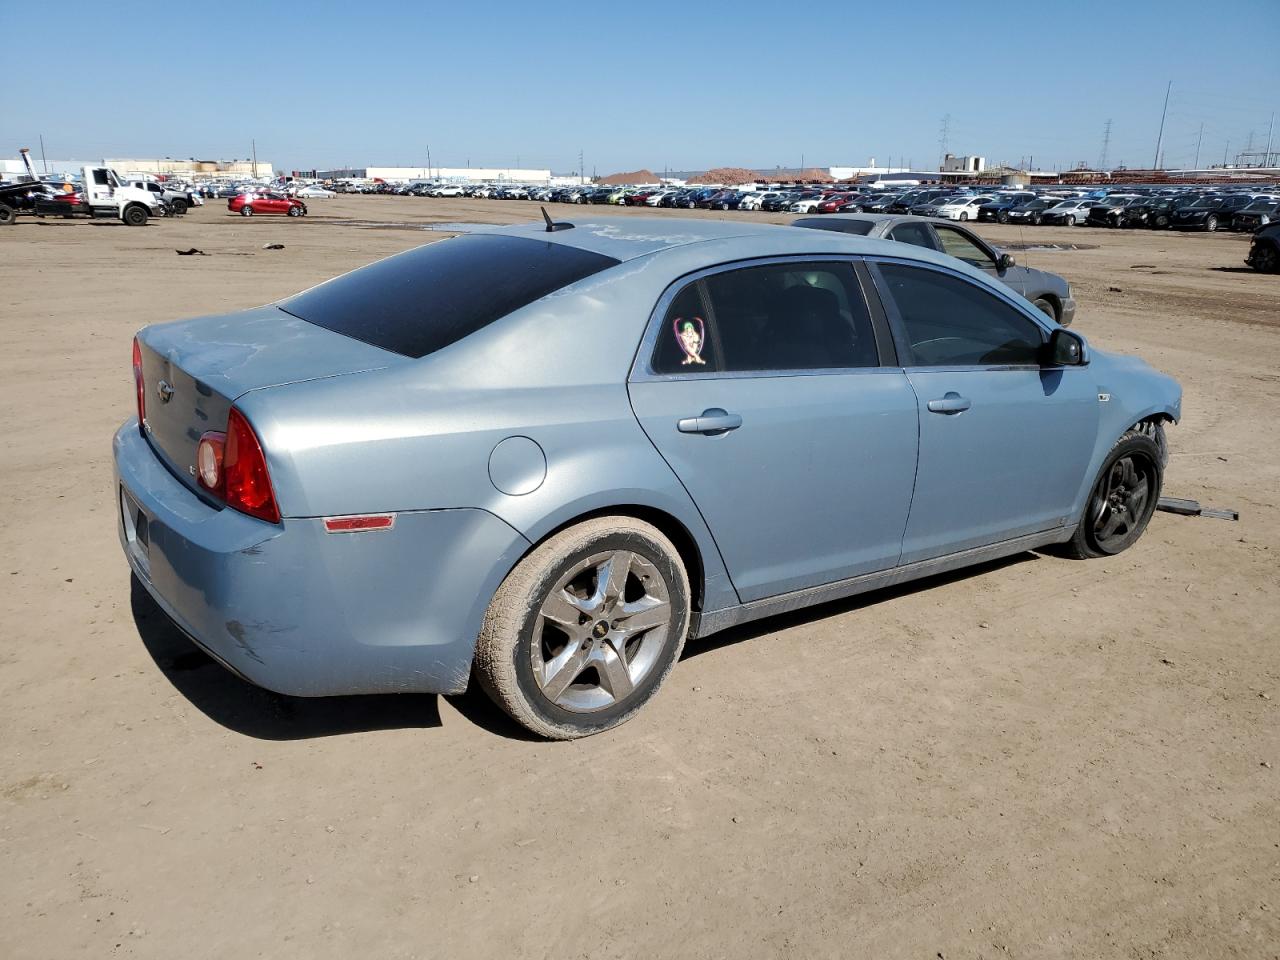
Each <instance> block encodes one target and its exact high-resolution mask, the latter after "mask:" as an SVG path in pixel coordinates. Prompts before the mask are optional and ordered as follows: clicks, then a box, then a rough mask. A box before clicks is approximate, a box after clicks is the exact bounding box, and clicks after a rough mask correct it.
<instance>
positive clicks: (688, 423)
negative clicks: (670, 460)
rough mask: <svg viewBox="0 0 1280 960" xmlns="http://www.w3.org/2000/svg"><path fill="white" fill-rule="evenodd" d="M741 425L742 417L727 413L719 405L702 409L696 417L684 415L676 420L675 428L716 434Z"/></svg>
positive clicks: (690, 431)
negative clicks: (681, 418)
mask: <svg viewBox="0 0 1280 960" xmlns="http://www.w3.org/2000/svg"><path fill="white" fill-rule="evenodd" d="M740 426H742V417H741V416H740V415H739V414H736V413H728V412H727V411H725V410H721V409H720V408H719V407H711V408H710V409H709V410H703V411H702V414H701V415H700V416H697V417H685V418H684V419H683V420H677V421H676V429H677V430H679V431H680V432H681V433H705V434H710V435H716V434H721V433H728V432H729V431H730V430H737V429H738V428H739V427H740Z"/></svg>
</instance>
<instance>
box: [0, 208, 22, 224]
mask: <svg viewBox="0 0 1280 960" xmlns="http://www.w3.org/2000/svg"><path fill="white" fill-rule="evenodd" d="M17 219H18V211H17V210H15V209H13V207H11V206H9V205H8V204H7V203H0V227H7V226H9V225H10V224H11V223H14V222H15V221H16V220H17Z"/></svg>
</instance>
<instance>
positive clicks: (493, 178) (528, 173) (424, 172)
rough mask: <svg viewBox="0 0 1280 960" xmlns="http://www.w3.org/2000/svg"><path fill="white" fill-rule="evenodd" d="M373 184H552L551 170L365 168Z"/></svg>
mask: <svg viewBox="0 0 1280 960" xmlns="http://www.w3.org/2000/svg"><path fill="white" fill-rule="evenodd" d="M364 176H365V178H366V179H369V180H397V181H399V180H445V181H451V182H455V183H503V182H507V183H549V182H550V181H551V171H550V170H528V169H521V168H518V167H365V169H364Z"/></svg>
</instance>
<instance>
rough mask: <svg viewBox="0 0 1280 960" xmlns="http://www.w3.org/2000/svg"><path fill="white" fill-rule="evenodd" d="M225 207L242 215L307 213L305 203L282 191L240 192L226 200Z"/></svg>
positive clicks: (293, 215) (303, 215) (301, 215)
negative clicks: (287, 195)
mask: <svg viewBox="0 0 1280 960" xmlns="http://www.w3.org/2000/svg"><path fill="white" fill-rule="evenodd" d="M227 209H228V210H230V211H231V212H232V213H238V214H240V216H242V217H252V216H253V215H254V214H255V213H283V214H285V215H286V216H290V217H305V216H306V215H307V205H306V204H305V203H303V202H302V201H301V200H299V199H298V198H297V197H286V196H285V195H284V194H283V193H242V194H240V195H239V196H238V197H232V198H231V199H230V200H228V201H227Z"/></svg>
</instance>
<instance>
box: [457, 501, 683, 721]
mask: <svg viewBox="0 0 1280 960" xmlns="http://www.w3.org/2000/svg"><path fill="white" fill-rule="evenodd" d="M624 563H625V565H626V566H625V569H624V567H623V564H624ZM611 574H612V575H611ZM689 597H690V593H689V579H688V576H687V574H686V573H685V569H684V565H683V563H682V562H681V560H680V555H679V553H678V552H677V551H676V549H675V547H674V546H673V545H672V543H671V541H670V540H668V539H667V538H666V537H665V536H663V534H662V533H661V532H660V531H659V530H657V529H656V528H655V527H652V526H650V525H649V524H647V523H644V522H642V521H640V520H636V519H634V518H632V517H600V518H598V519H595V520H588V521H586V522H584V523H580V524H578V525H576V526H573V527H570V528H568V529H567V530H564V531H562V532H560V533H558V534H556V535H555V536H553V537H551V538H550V539H549V540H547V541H546V542H545V543H543V544H542V545H541V546H539V547H537V548H536V549H535V550H534V551H533V552H532V553H530V554H529V555H528V556H527V557H525V558H524V559H523V560H521V561H520V563H519V564H518V565H517V566H516V568H515V569H514V570H512V571H511V573H510V574H508V575H507V578H506V580H504V581H503V583H502V586H501V587H499V588H498V591H497V593H495V594H494V597H493V599H492V600H491V601H490V603H489V609H488V610H487V611H486V612H485V616H484V623H483V626H482V627H481V630H480V636H479V638H478V639H477V641H476V656H475V674H476V678H477V679H478V680H479V682H480V685H481V686H482V687H483V688H484V690H485V692H486V693H487V694H488V695H489V696H490V697H491V698H492V699H493V701H494V702H495V703H496V704H497V705H498V706H499V707H501V708H502V709H503V710H504V711H506V712H507V713H508V714H509V715H510V716H511V717H512V719H514V720H515V721H516V722H517V723H519V724H521V725H522V726H524V727H526V728H527V729H529V730H531V731H532V732H533V733H536V734H538V735H539V736H542V737H546V738H548V739H552V740H570V739H574V738H576V737H585V736H588V735H590V734H593V733H600V732H602V731H605V730H609V729H611V728H613V727H616V726H618V725H619V724H621V723H624V722H625V721H627V720H629V719H630V718H631V717H632V716H634V715H635V714H636V712H637V711H639V710H640V708H641V707H643V706H644V705H645V704H646V703H647V702H648V701H649V700H650V699H652V697H653V695H654V694H655V693H656V692H657V689H658V687H659V686H660V685H661V684H662V681H663V680H664V679H666V676H667V674H668V673H670V672H671V668H672V667H673V666H674V665H675V663H676V661H677V660H678V659H679V657H680V651H681V649H683V647H684V640H685V634H686V633H687V632H688V630H689V615H690V614H689V611H690V601H689ZM628 608H630V609H628ZM646 611H654V613H652V614H651V616H652V617H653V618H654V621H655V622H651V623H648V624H642V625H641V626H639V627H637V628H634V629H633V630H628V628H627V626H626V624H627V622H628V618H629V617H636V618H639V617H641V616H643V615H644V613H643V612H646ZM664 613H665V614H666V616H665V617H664V616H663V614H664Z"/></svg>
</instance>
